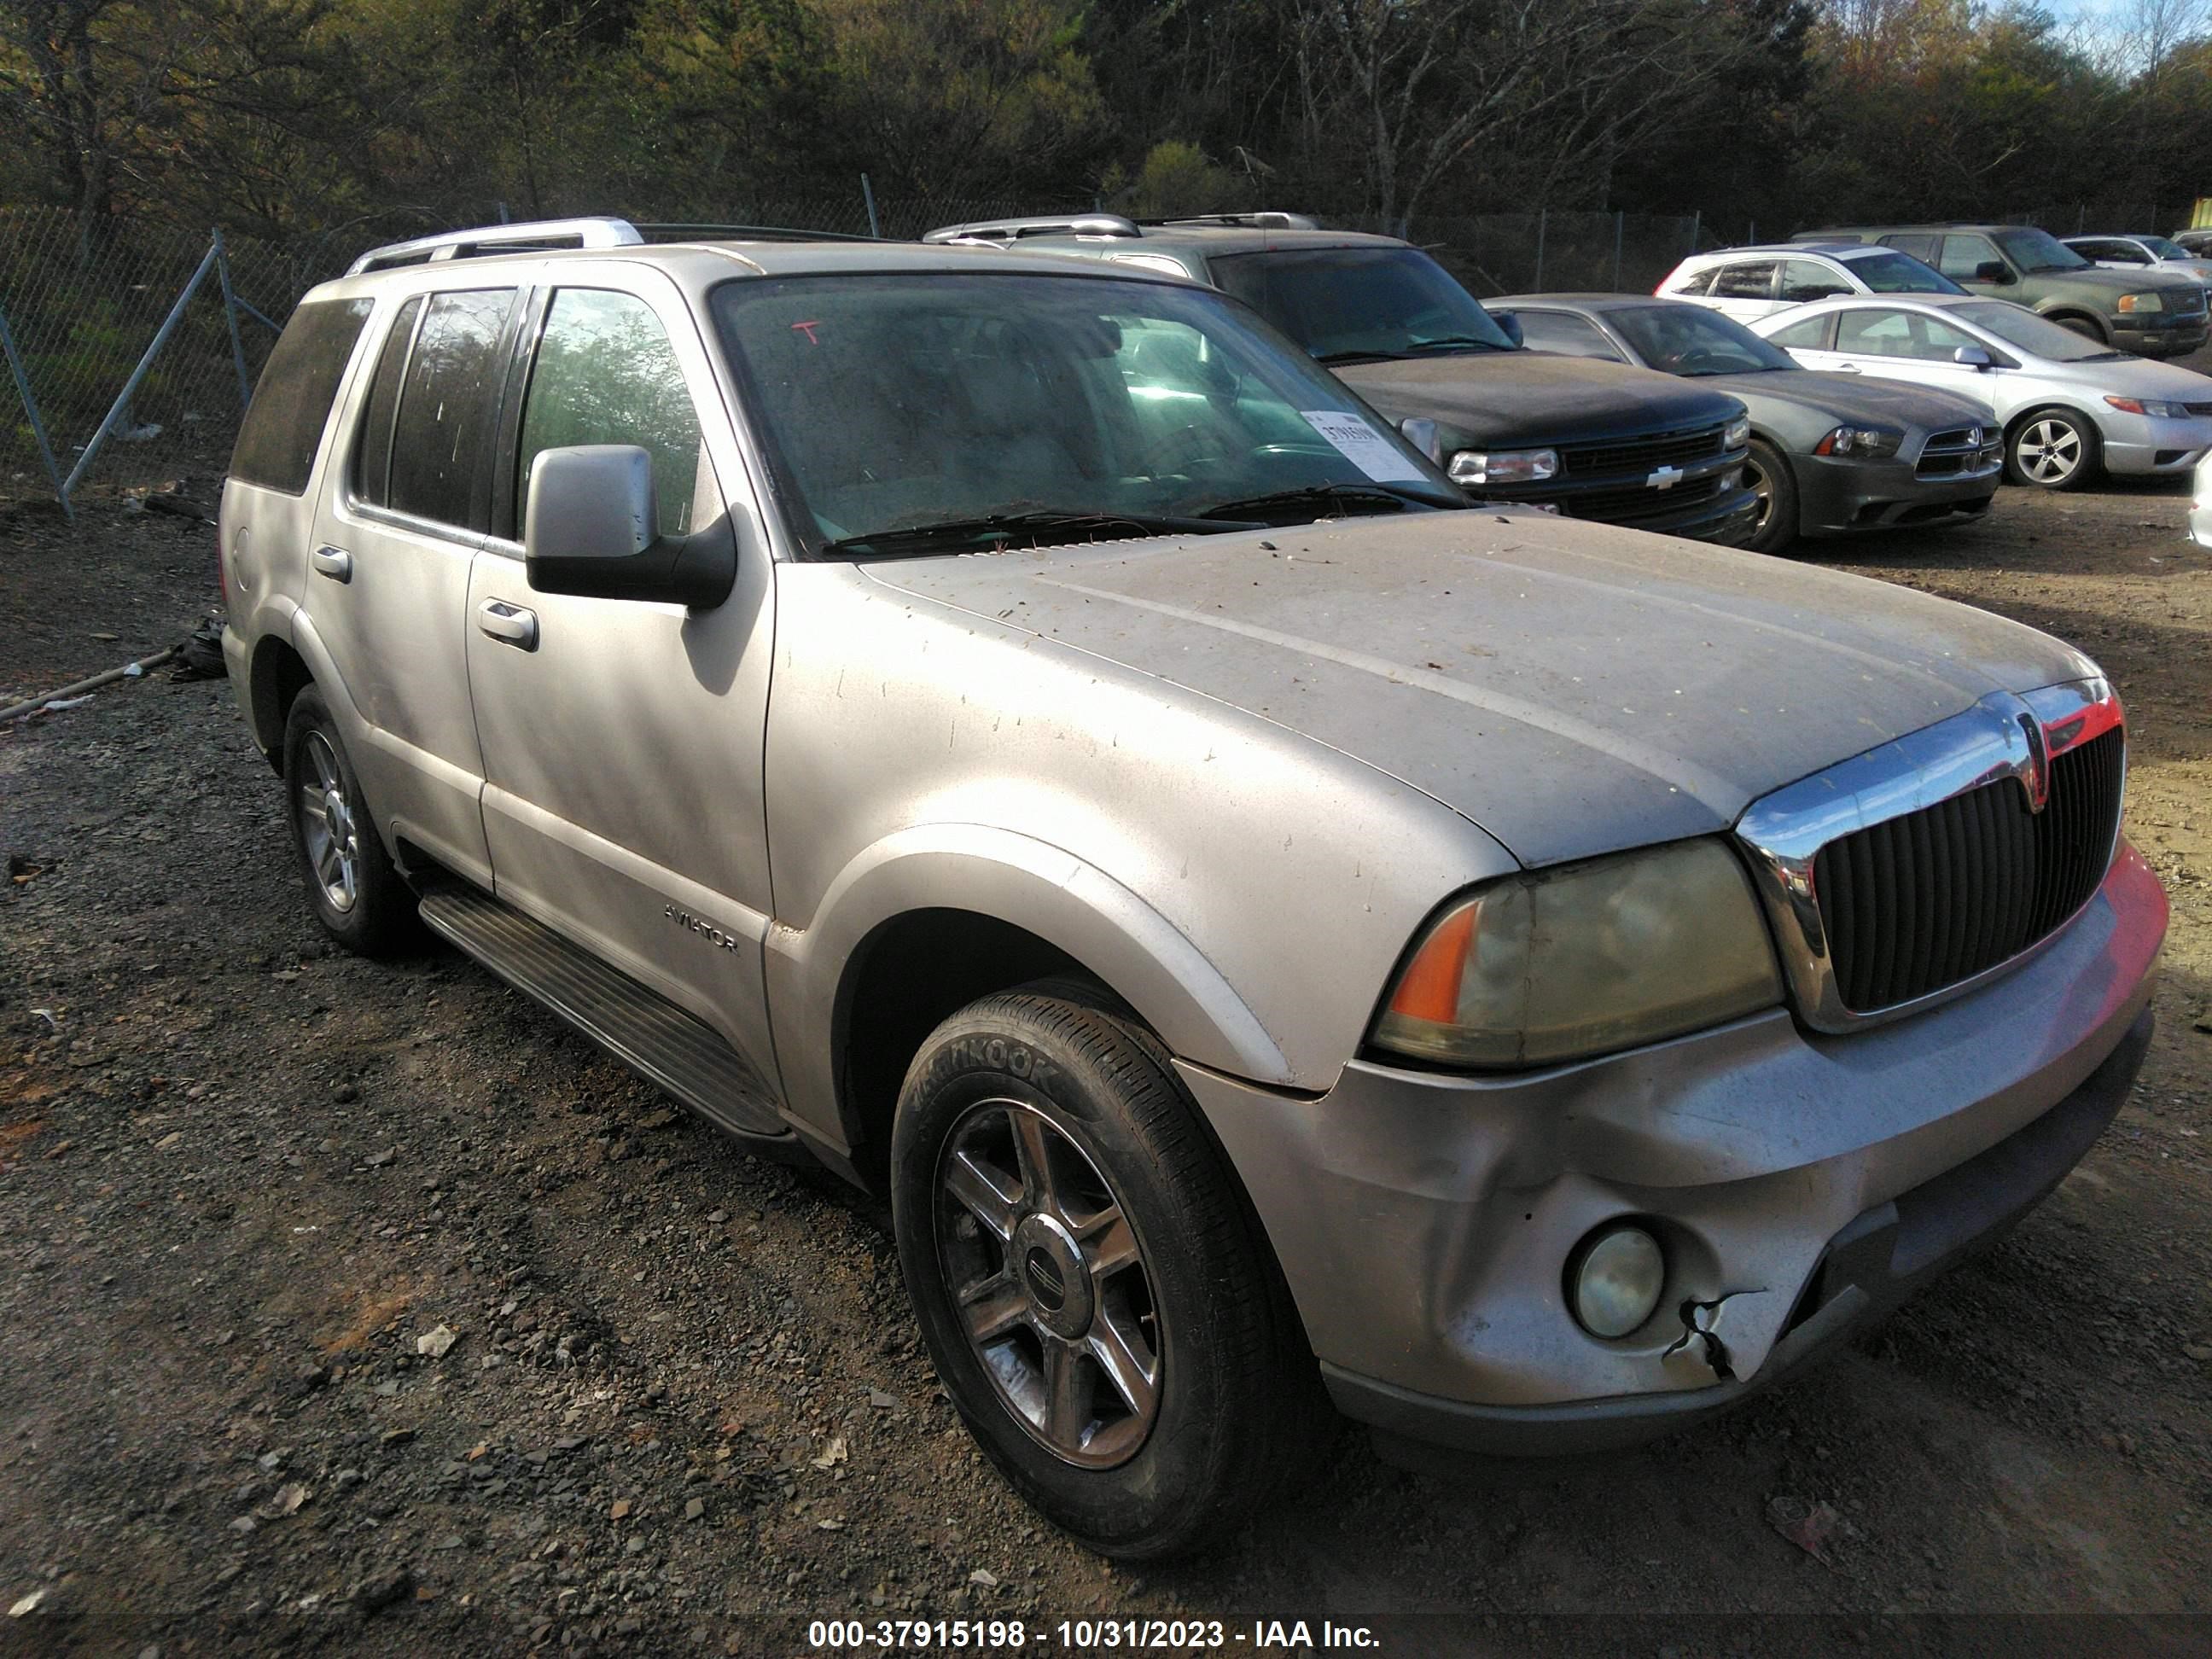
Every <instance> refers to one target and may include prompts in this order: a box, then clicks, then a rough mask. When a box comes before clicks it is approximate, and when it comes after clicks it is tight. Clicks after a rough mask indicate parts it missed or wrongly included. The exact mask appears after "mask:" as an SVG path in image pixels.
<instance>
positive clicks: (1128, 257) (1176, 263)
mask: <svg viewBox="0 0 2212 1659" xmlns="http://www.w3.org/2000/svg"><path fill="white" fill-rule="evenodd" d="M1110 263H1111V264H1117V265H1135V266H1136V267H1137V268H1138V269H1139V270H1157V271H1160V272H1162V273H1164V275H1166V276H1186V277H1187V276H1189V275H1190V272H1189V271H1188V270H1184V269H1183V264H1182V260H1180V259H1171V258H1169V257H1168V256H1167V255H1166V254H1164V253H1116V254H1115V255H1114V256H1113V257H1112V258H1111V260H1110Z"/></svg>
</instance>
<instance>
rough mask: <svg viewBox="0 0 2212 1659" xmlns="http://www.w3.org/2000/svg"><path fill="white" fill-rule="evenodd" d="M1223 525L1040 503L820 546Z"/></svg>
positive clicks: (1169, 531)
mask: <svg viewBox="0 0 2212 1659" xmlns="http://www.w3.org/2000/svg"><path fill="white" fill-rule="evenodd" d="M1227 527H1228V526H1224V525H1219V524H1216V523H1213V522H1212V521H1210V520H1208V519H1204V518H1199V519H1176V518H1166V517H1162V516H1159V515H1157V514H1152V513H1113V512H1108V511H1104V510H1102V509H1099V508H1095V507H1086V508H1080V509H1079V508H1073V507H1040V508H1038V509H1036V511H1034V512H1030V513H984V514H982V515H981V516H980V517H977V518H973V519H939V520H937V521H936V522H935V523H933V524H917V525H908V526H902V527H901V528H899V529H895V530H872V531H869V532H866V534H864V535H859V536H846V537H842V538H839V539H838V540H836V541H834V542H829V543H828V544H825V545H824V546H823V552H825V553H928V552H937V551H940V550H944V549H945V548H946V547H948V546H960V545H964V544H971V543H977V542H998V543H1004V542H1009V541H1024V540H1026V541H1027V542H1028V543H1029V544H1030V545H1031V546H1035V545H1036V544H1038V543H1039V542H1040V541H1042V540H1045V539H1047V538H1053V539H1060V538H1066V536H1067V534H1068V532H1082V535H1083V538H1084V539H1085V540H1089V541H1103V540H1109V539H1117V538H1127V537H1132V536H1175V535H1214V534H1218V532H1221V531H1222V530H1224V529H1225V528H1227Z"/></svg>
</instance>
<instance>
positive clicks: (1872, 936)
mask: <svg viewBox="0 0 2212 1659" xmlns="http://www.w3.org/2000/svg"><path fill="white" fill-rule="evenodd" d="M2122 741H2123V740H2122V738H2121V736H2120V733H2119V732H2118V730H2113V731H2110V732H2106V733H2104V735H2103V736H2101V737H2097V738H2091V739H2090V740H2089V741H2088V742H2087V743H2085V744H2081V747H2079V748H2078V749H2073V750H2068V751H2067V752H2066V753H2065V754H2063V755H2061V756H2059V757H2057V759H2056V760H2054V761H2053V762H2051V800H2050V804H2049V805H2048V806H2047V807H2045V810H2044V811H2041V812H2032V811H2029V810H2028V804H2027V791H2026V790H2025V789H2023V788H2022V787H2021V785H2020V784H2019V782H2018V781H2016V780H2015V779H2012V778H2002V779H2000V780H1998V781H1996V782H1995V783H1990V784H1984V785H1983V786H1982V787H1980V788H1978V789H1972V790H1968V791H1967V792H1966V793H1965V794H1962V795H1954V796H1952V797H1951V799H1948V800H1945V801H1939V802H1937V803H1936V805H1933V806H1929V807H1926V808H1923V810H1922V811H1917V812H1909V813H1907V814H1905V816H1904V817H1895V818H1891V819H1888V820H1887V821H1886V822H1884V823H1876V824H1871V825H1869V827H1868V828H1866V829H1862V830H1860V831H1859V832H1858V833H1857V834H1856V835H1850V836H1844V837H1843V838H1842V839H1840V840H1838V841H1833V842H1829V843H1828V845H1827V846H1826V847H1824V848H1821V849H1820V854H1818V856H1817V857H1816V858H1815V860H1814V867H1813V891H1814V896H1815V897H1816V898H1817V899H1818V901H1819V902H1820V921H1821V924H1822V926H1823V927H1825V928H1826V932H1827V936H1828V951H1829V957H1830V959H1831V960H1832V963H1834V966H1835V973H1836V977H1837V980H1838V988H1839V989H1840V991H1841V993H1842V995H1843V1002H1844V1006H1845V1007H1846V1008H1849V1009H1850V1010H1852V1011H1853V1012H1858V1013H1866V1012H1871V1011H1873V1010H1875V1009H1877V1008H1887V1007H1891V1006H1894V1005H1896V1004H1898V1003H1900V1002H1912V1001H1916V1000H1918V999H1919V998H1921V997H1924V996H1926V995H1928V994H1929V993H1930V992H1934V991H1939V990H1942V988H1943V987H1945V986H1947V985H1954V984H1956V983H1958V981H1960V980H1963V979H1970V978H1972V976H1973V975H1976V974H1978V973H1981V972H1982V971H1983V970H1984V969H1989V968H1993V967H1995V966H1996V964H1997V963H2001V962H2005V961H2008V960H2009V959H2010V958H2012V957H2016V956H2018V955H2019V954H2020V953H2021V951H2024V950H2026V949H2027V947H2028V946H2029V945H2033V944H2034V943H2035V942H2036V940H2038V939H2042V938H2045V936H2046V935H2048V934H2050V933H2052V932H2053V931H2055V930H2056V929H2057V927H2058V925H2059V923H2061V922H2063V921H2065V920H2066V919H2067V918H2068V917H2069V916H2070V915H2073V914H2074V913H2075V911H2076V910H2079V909H2080V908H2081V907H2082V906H2083V905H2084V904H2087V902H2089V896H2090V895H2091V894H2093V893H2094V892H2095V891H2096V890H2097V884H2098V883H2099V882H2100V881H2102V880H2103V879H2104V874H2105V863H2106V856H2107V855H2108V854H2109V853H2110V852H2111V849H2112V831H2113V829H2114V828H2115V827H2116V826H2117V824H2118V819H2119V809H2120V770H2121V766H2120V763H2121V744H2122Z"/></svg>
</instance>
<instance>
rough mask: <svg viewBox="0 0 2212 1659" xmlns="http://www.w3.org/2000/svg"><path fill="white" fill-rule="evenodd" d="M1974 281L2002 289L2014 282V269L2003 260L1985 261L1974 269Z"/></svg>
mask: <svg viewBox="0 0 2212 1659" xmlns="http://www.w3.org/2000/svg"><path fill="white" fill-rule="evenodd" d="M1974 280H1975V281H1976V282H1978V283H1996V285H1997V286H1998V287H2000V288H2002V287H2003V286H2004V285H2005V284H2006V283H2009V282H2011V281H2012V280H2013V275H2012V267H2011V266H2010V265H2008V264H2006V263H2005V262H2004V261H2003V260H2002V259H1984V260H1983V261H1982V262H1981V264H1978V265H1976V266H1975V267H1974Z"/></svg>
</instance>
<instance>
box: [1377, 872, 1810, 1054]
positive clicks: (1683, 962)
mask: <svg viewBox="0 0 2212 1659" xmlns="http://www.w3.org/2000/svg"><path fill="white" fill-rule="evenodd" d="M1781 1000H1782V980H1781V975H1780V973H1779V970H1778V969H1777V968H1776V965H1775V961H1774V949H1773V946H1772V945H1771V944H1770V943H1769V942H1768V939H1767V935H1766V924H1765V922H1764V921H1761V920H1760V917H1759V904H1758V901H1757V900H1756V899H1755V898H1753V896H1752V890H1751V883H1750V880H1749V879H1748V878H1747V877H1746V876H1745V874H1744V872H1743V866H1741V865H1740V864H1738V863H1737V862H1736V860H1735V857H1734V856H1733V855H1732V854H1730V853H1729V850H1728V849H1727V848H1725V847H1723V846H1722V845H1721V844H1720V843H1719V842H1717V841H1686V842H1675V843H1674V845H1672V846H1669V847H1663V848H1655V849H1653V850H1651V851H1649V852H1642V853H1632V854H1626V856H1623V857H1619V858H1608V859H1599V860H1593V861H1591V862H1590V863H1588V864H1577V865H1570V866H1565V867H1564V868H1561V869H1558V870H1540V871H1535V872H1529V873H1525V874H1522V875H1517V876H1509V877H1506V878H1504V879H1503V880H1501V881H1497V882H1493V883H1492V884H1490V885H1489V886H1486V887H1485V888H1483V889H1482V890H1480V891H1479V892H1476V893H1474V894H1473V895H1471V896H1468V898H1466V899H1464V900H1462V901H1461V902H1458V903H1456V904H1455V905H1453V906H1452V907H1451V908H1449V909H1447V910H1446V911H1445V912H1444V913H1443V915H1442V916H1440V917H1439V918H1438V919H1437V921H1436V922H1435V923H1434V924H1433V925H1432V926H1431V927H1430V928H1429V930H1428V931H1427V933H1425V934H1424V935H1423V936H1422V938H1421V939H1420V940H1419V943H1418V944H1417V945H1416V946H1415V948H1414V950H1413V954H1412V955H1411V956H1410V957H1408V958H1407V962H1406V965H1405V967H1404V969H1401V971H1400V973H1399V975H1398V978H1397V981H1396V982H1395V984H1393V985H1392V986H1391V987H1390V994H1389V999H1388V1000H1386V1001H1385V1002H1384V1004H1383V1012H1382V1013H1381V1014H1380V1015H1379V1016H1377V1018H1376V1021H1375V1029H1374V1032H1373V1034H1372V1036H1371V1037H1370V1042H1371V1043H1372V1044H1373V1046H1374V1047H1376V1048H1383V1049H1387V1050H1389V1052H1391V1053H1393V1054H1403V1055H1407V1056H1408V1057H1409V1058H1412V1059H1415V1060H1429V1061H1431V1062H1434V1063H1436V1064H1437V1065H1443V1066H1478V1067H1510V1066H1541V1065H1549V1064H1552V1063H1554V1062H1556V1061H1559V1060H1576V1059H1580V1058H1582V1057H1583V1056H1585V1055H1589V1054H1604V1053H1606V1052H1607V1051H1608V1050H1611V1049H1615V1048H1631V1047H1633V1046H1635V1045H1636V1044H1638V1043H1644V1042H1656V1041H1658V1040H1659V1039H1660V1038H1662V1037H1669V1036H1679V1035H1680V1034H1681V1033H1682V1032H1684V1031H1693V1030H1697V1029H1699V1027H1700V1026H1705V1025H1714V1024H1719V1023H1720V1022H1721V1021H1723V1020H1725V1019H1733V1018H1735V1017H1736V1016H1738V1015H1739V1014H1747V1013H1751V1012H1754V1011H1756V1010H1758V1009H1760V1008H1768V1007H1771V1006H1774V1005H1775V1004H1777V1003H1778V1002H1780V1001H1781Z"/></svg>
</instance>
